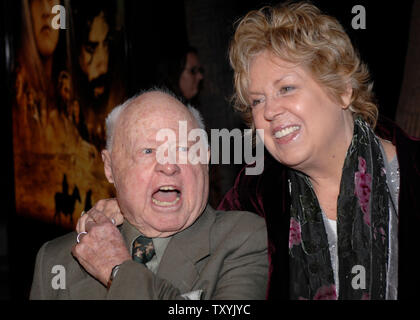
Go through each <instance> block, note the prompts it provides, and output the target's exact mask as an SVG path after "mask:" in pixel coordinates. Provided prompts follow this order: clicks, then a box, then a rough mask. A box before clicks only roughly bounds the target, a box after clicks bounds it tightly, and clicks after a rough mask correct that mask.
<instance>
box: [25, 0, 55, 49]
mask: <svg viewBox="0 0 420 320" xmlns="http://www.w3.org/2000/svg"><path fill="white" fill-rule="evenodd" d="M57 4H60V2H59V0H31V2H30V10H31V17H32V27H33V30H34V34H35V42H36V46H37V48H38V51H39V53H40V54H41V56H42V57H49V56H51V55H52V54H53V53H54V50H55V48H56V47H57V43H58V36H59V30H58V29H57V30H56V29H54V28H53V27H52V26H51V22H52V18H53V16H54V15H53V14H52V13H51V10H52V8H53V7H54V6H55V5H57Z"/></svg>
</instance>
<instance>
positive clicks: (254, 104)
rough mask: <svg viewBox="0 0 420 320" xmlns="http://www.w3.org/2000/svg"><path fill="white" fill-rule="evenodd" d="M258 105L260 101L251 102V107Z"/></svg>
mask: <svg viewBox="0 0 420 320" xmlns="http://www.w3.org/2000/svg"><path fill="white" fill-rule="evenodd" d="M260 103H261V99H255V100H252V101H251V107H256V106H257V105H258V104H260Z"/></svg>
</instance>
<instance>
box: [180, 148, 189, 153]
mask: <svg viewBox="0 0 420 320" xmlns="http://www.w3.org/2000/svg"><path fill="white" fill-rule="evenodd" d="M178 150H179V151H180V152H188V147H178Z"/></svg>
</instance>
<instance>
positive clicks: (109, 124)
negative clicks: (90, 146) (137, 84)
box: [105, 88, 206, 152]
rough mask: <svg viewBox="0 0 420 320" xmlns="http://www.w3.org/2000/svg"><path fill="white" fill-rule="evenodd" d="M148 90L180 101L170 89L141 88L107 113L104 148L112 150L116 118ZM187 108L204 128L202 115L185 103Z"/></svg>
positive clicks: (199, 125)
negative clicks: (141, 89)
mask: <svg viewBox="0 0 420 320" xmlns="http://www.w3.org/2000/svg"><path fill="white" fill-rule="evenodd" d="M149 92H160V93H163V94H166V95H168V96H171V97H172V98H174V99H175V100H177V101H179V102H180V103H182V101H181V100H180V99H179V98H178V97H177V96H176V95H175V94H174V93H173V92H172V91H170V90H168V89H162V88H151V89H148V90H143V91H141V92H140V93H138V94H136V95H134V96H133V97H131V98H129V99H127V100H126V101H125V102H123V103H122V104H120V105H118V106H116V107H115V108H114V109H112V111H111V112H110V113H109V114H108V116H107V117H106V119H105V129H106V149H107V150H108V151H109V152H111V151H112V144H113V142H114V130H115V124H116V123H117V120H118V118H119V117H120V115H121V113H122V112H123V111H124V110H125V109H126V108H127V107H128V106H130V105H131V104H132V103H133V102H134V101H135V100H136V99H137V98H138V97H140V96H141V95H143V94H145V93H149ZM186 108H187V110H188V111H189V112H190V113H191V115H192V116H193V117H194V119H195V121H196V122H197V125H198V127H199V128H200V129H203V130H206V127H205V125H204V121H203V117H202V115H201V113H200V112H199V111H198V110H197V109H196V108H194V107H192V106H191V105H190V104H188V105H186Z"/></svg>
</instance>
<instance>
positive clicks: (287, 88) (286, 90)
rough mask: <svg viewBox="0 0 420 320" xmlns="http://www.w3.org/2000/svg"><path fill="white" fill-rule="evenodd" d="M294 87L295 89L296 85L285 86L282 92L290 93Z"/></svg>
mask: <svg viewBox="0 0 420 320" xmlns="http://www.w3.org/2000/svg"><path fill="white" fill-rule="evenodd" d="M294 89H295V87H293V86H284V87H282V88H281V89H280V93H281V94H285V93H289V92H291V91H293V90H294Z"/></svg>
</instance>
